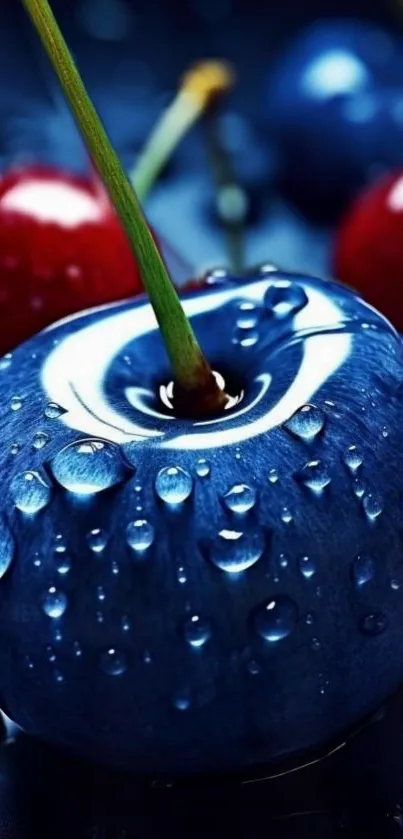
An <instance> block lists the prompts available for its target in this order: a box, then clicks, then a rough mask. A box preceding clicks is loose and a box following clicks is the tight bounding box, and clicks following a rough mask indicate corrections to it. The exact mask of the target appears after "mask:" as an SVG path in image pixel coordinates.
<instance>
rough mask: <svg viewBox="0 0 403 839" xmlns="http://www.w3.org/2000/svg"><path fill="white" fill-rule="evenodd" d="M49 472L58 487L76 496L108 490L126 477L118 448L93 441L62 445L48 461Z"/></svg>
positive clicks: (111, 444)
mask: <svg viewBox="0 0 403 839" xmlns="http://www.w3.org/2000/svg"><path fill="white" fill-rule="evenodd" d="M51 469H52V472H53V475H54V477H55V478H56V480H57V481H58V483H59V484H60V485H61V486H62V487H64V488H65V489H67V490H68V491H69V492H74V493H77V494H80V495H92V494H93V493H97V492H102V491H103V490H105V489H109V488H110V487H113V486H115V485H116V484H119V483H121V481H123V479H124V478H125V475H126V468H125V465H124V462H123V460H122V457H121V454H120V450H119V448H118V446H116V445H115V444H114V443H109V442H107V441H106V440H96V439H87V440H79V441H78V442H76V443H69V445H68V446H64V448H63V449H61V450H60V452H58V454H57V455H56V456H55V457H54V458H53V460H52V461H51Z"/></svg>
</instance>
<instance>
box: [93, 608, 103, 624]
mask: <svg viewBox="0 0 403 839" xmlns="http://www.w3.org/2000/svg"><path fill="white" fill-rule="evenodd" d="M95 617H96V621H97V623H105V615H104V613H103V612H101V610H98V611H97V612H96V615H95Z"/></svg>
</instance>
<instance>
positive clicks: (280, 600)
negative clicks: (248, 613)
mask: <svg viewBox="0 0 403 839" xmlns="http://www.w3.org/2000/svg"><path fill="white" fill-rule="evenodd" d="M297 618H298V611H297V606H296V604H295V603H294V601H293V600H291V598H290V597H287V596H285V595H279V596H278V597H275V598H273V600H269V602H268V603H265V604H264V605H263V606H259V607H258V608H257V609H256V610H255V612H254V615H253V623H254V627H255V630H256V632H257V633H258V634H259V635H260V636H261V637H262V638H264V639H265V641H270V642H272V643H274V642H275V641H281V640H282V639H283V638H287V636H288V635H290V634H291V632H292V631H293V630H294V628H295V625H296V623H297Z"/></svg>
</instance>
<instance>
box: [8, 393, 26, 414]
mask: <svg viewBox="0 0 403 839" xmlns="http://www.w3.org/2000/svg"><path fill="white" fill-rule="evenodd" d="M23 404H24V400H23V398H22V396H13V398H12V400H11V402H10V408H11V410H12V411H19V410H20V409H21V408H22V406H23Z"/></svg>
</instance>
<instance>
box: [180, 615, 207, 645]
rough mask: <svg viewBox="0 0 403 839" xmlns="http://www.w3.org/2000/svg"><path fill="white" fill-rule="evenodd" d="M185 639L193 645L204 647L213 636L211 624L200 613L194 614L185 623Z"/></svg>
mask: <svg viewBox="0 0 403 839" xmlns="http://www.w3.org/2000/svg"><path fill="white" fill-rule="evenodd" d="M184 634H185V639H186V641H187V642H188V644H190V646H191V647H203V646H204V644H205V643H206V641H208V639H209V638H210V636H211V626H210V623H209V622H208V621H206V620H205V619H204V618H202V617H200V615H192V616H191V617H190V618H188V619H187V620H186V622H185V625H184Z"/></svg>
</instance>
